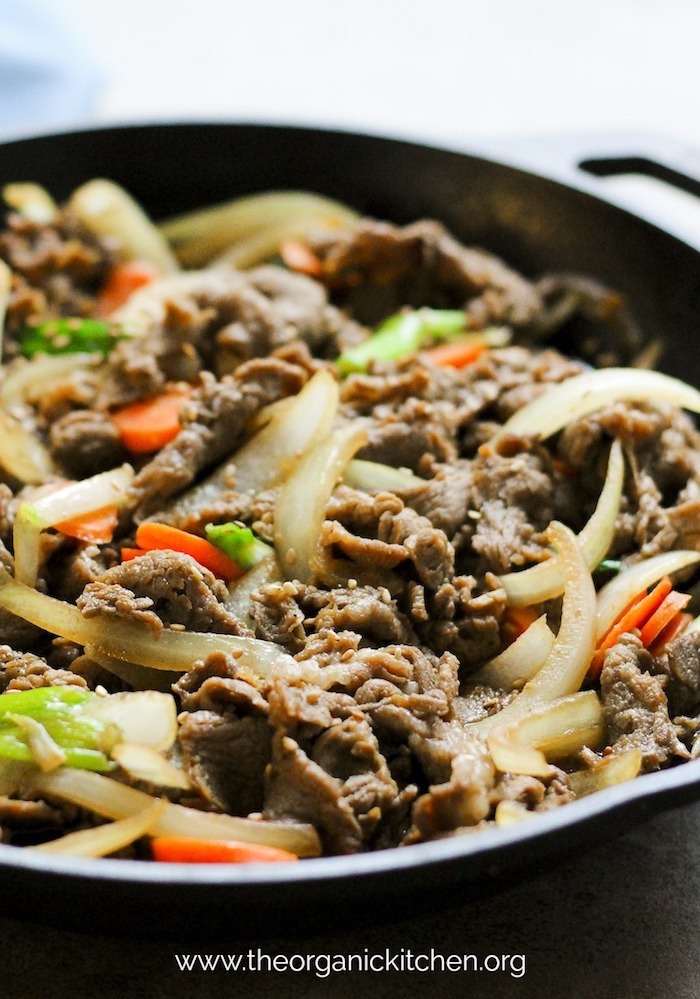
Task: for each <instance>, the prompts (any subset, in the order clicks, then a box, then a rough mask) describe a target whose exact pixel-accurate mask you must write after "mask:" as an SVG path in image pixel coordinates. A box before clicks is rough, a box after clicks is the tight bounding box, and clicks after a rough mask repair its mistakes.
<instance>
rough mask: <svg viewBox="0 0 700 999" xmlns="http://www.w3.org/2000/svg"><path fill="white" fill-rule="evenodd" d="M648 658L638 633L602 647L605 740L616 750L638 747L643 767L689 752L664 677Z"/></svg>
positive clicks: (654, 766)
mask: <svg viewBox="0 0 700 999" xmlns="http://www.w3.org/2000/svg"><path fill="white" fill-rule="evenodd" d="M651 662H652V657H651V654H650V653H649V652H647V650H646V649H645V648H644V647H643V646H642V643H641V641H640V640H639V638H638V637H636V635H623V636H622V638H621V639H620V641H619V642H618V643H617V644H616V645H614V646H613V647H612V648H611V649H609V650H608V652H606V654H605V663H604V666H603V670H602V673H601V676H600V692H601V698H602V701H603V714H604V717H605V721H606V724H607V729H608V736H607V737H608V742H609V744H610V745H611V746H612V747H613V751H615V752H621V751H623V750H625V749H631V748H637V749H640V750H641V753H642V769H643V770H644V771H649V770H658V769H659V767H661V766H663V765H664V764H665V763H668V762H669V761H670V760H672V759H673V758H674V757H675V758H678V759H688V757H689V754H688V751H687V749H686V748H685V746H684V745H683V744H682V743H681V742H680V740H679V738H678V734H677V732H676V729H675V728H674V726H673V724H672V722H671V720H670V718H669V715H668V701H667V698H666V694H665V693H664V682H663V679H662V678H661V677H659V676H654V675H653V674H652V673H650V672H649V668H650V666H651Z"/></svg>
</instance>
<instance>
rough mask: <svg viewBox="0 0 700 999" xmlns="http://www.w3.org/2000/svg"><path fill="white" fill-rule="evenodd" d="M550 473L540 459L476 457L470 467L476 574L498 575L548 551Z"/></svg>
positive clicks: (531, 456) (537, 456)
mask: <svg viewBox="0 0 700 999" xmlns="http://www.w3.org/2000/svg"><path fill="white" fill-rule="evenodd" d="M549 471H550V470H549V469H548V468H547V467H546V466H545V462H544V461H543V459H542V456H541V455H540V454H537V453H534V452H528V451H524V452H522V453H518V454H516V455H515V456H513V457H503V456H502V455H500V454H496V453H486V454H485V455H479V456H478V457H477V458H476V460H475V461H474V462H473V464H472V468H471V474H472V488H471V494H470V496H469V508H470V509H471V510H473V511H474V513H475V516H474V520H473V531H471V532H470V534H471V547H472V549H473V551H474V552H475V553H476V554H477V555H478V556H479V557H480V562H479V563H477V565H476V567H475V568H476V571H480V572H482V573H483V572H484V571H486V570H490V571H491V572H496V573H502V572H508V571H510V570H512V569H514V568H520V567H522V566H523V565H525V564H527V563H528V562H530V561H539V560H541V559H542V558H543V557H545V553H546V552H547V550H548V549H547V541H546V538H545V537H544V536H543V532H544V531H545V529H546V528H547V526H548V524H549V522H550V521H551V520H552V518H553V507H552V499H553V496H552V486H553V481H552V477H551V474H548V472H549Z"/></svg>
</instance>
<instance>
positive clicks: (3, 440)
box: [0, 409, 56, 486]
mask: <svg viewBox="0 0 700 999" xmlns="http://www.w3.org/2000/svg"><path fill="white" fill-rule="evenodd" d="M0 465H1V466H2V467H3V468H4V469H5V471H6V472H9V474H10V475H12V476H13V477H14V478H15V479H19V481H20V482H27V483H29V484H30V485H32V486H34V485H39V484H40V483H42V482H46V481H47V479H50V478H51V476H52V475H55V474H56V466H55V465H54V462H53V458H52V457H51V454H50V452H49V449H48V448H47V447H45V445H44V444H42V442H41V441H40V440H39V438H38V437H37V435H36V434H35V433H33V432H32V430H31V429H30V428H29V427H27V426H25V425H24V424H23V423H22V422H21V421H20V420H18V419H16V418H15V417H14V416H13V415H12V414H11V413H8V412H7V411H6V410H4V409H0Z"/></svg>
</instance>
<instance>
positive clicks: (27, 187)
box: [2, 183, 58, 225]
mask: <svg viewBox="0 0 700 999" xmlns="http://www.w3.org/2000/svg"><path fill="white" fill-rule="evenodd" d="M2 197H3V200H4V202H5V204H6V205H7V206H8V208H12V209H14V211H16V212H19V213H20V215H24V217H25V218H28V219H31V220H32V222H37V223H38V224H39V225H48V224H49V223H50V222H51V221H52V220H53V219H54V218H55V216H56V213H57V212H58V205H57V204H56V202H55V201H54V199H53V198H52V197H51V195H50V194H49V192H48V191H47V190H46V188H45V187H42V186H41V184H32V183H16V184H5V186H4V187H3V189H2Z"/></svg>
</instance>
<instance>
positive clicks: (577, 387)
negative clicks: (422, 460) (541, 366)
mask: <svg viewBox="0 0 700 999" xmlns="http://www.w3.org/2000/svg"><path fill="white" fill-rule="evenodd" d="M616 402H649V403H652V405H654V404H658V403H670V404H671V405H674V406H681V407H682V408H683V409H689V410H691V412H693V413H700V392H698V390H697V389H695V388H692V386H690V385H687V384H686V383H685V382H683V381H681V380H680V379H679V378H671V377H670V376H669V375H663V374H661V373H660V372H658V371H644V370H642V369H640V368H602V369H600V370H596V371H587V372H585V374H582V375H575V376H574V377H573V378H567V379H566V380H565V381H563V382H559V383H558V384H556V385H553V386H552V387H551V388H548V389H547V390H546V391H545V392H544V393H543V394H542V395H540V396H538V397H537V398H536V399H534V400H533V401H532V402H531V403H528V405H526V406H523V407H522V408H521V409H519V410H518V411H517V412H516V413H514V414H513V416H511V418H510V419H509V420H507V421H506V423H504V425H503V426H502V427H501V428H500V430H498V431H497V433H496V434H495V435H494V436H493V437H492V438H491V440H490V441H489V444H491V445H493V444H495V443H496V442H497V441H499V440H500V439H501V438H502V437H504V436H506V435H507V434H521V435H523V436H537V437H539V438H540V439H541V440H545V439H546V438H547V437H551V436H552V435H553V434H556V433H557V432H558V431H559V430H561V429H562V427H565V426H566V425H567V424H569V423H573V422H574V420H579V419H581V418H582V417H584V416H588V415H589V414H590V413H593V412H595V410H597V409H601V408H602V407H604V406H610V405H612V404H613V403H616Z"/></svg>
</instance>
